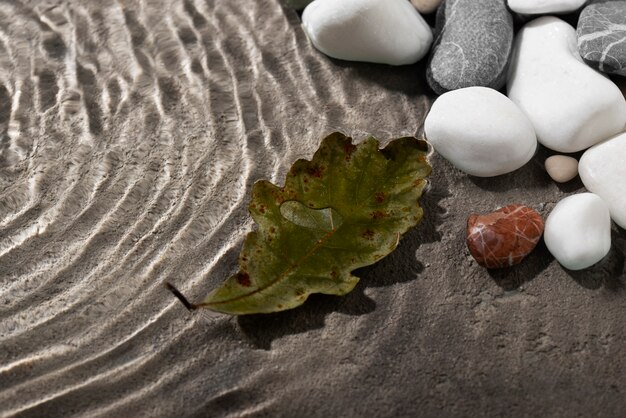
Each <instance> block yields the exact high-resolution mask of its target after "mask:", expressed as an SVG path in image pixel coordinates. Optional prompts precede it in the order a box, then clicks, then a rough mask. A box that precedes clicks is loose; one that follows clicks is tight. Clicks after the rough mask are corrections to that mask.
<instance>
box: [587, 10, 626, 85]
mask: <svg viewBox="0 0 626 418" xmlns="http://www.w3.org/2000/svg"><path fill="white" fill-rule="evenodd" d="M576 33H577V36H578V52H579V53H580V55H581V57H582V58H583V59H584V60H585V62H586V63H587V64H589V65H590V66H591V67H593V68H596V69H598V70H600V71H602V72H605V73H608V74H619V75H622V76H626V1H623V0H619V1H604V2H597V3H594V4H590V5H589V6H587V7H585V8H584V9H583V11H582V13H581V14H580V18H579V20H578V28H577V29H576Z"/></svg>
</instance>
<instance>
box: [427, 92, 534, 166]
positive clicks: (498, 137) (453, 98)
mask: <svg viewBox="0 0 626 418" xmlns="http://www.w3.org/2000/svg"><path fill="white" fill-rule="evenodd" d="M424 131H425V134H426V139H427V140H428V141H429V142H430V143H431V144H432V146H433V147H434V148H435V151H437V152H438V153H439V154H441V155H442V156H443V157H444V158H446V159H447V160H448V161H450V162H451V163H452V164H454V165H455V166H456V167H457V168H459V169H460V170H462V171H464V172H466V173H468V174H471V175H473V176H479V177H492V176H497V175H500V174H505V173H509V172H511V171H514V170H517V169H518V168H520V167H521V166H523V165H524V164H526V163H527V162H528V161H529V160H530V159H531V158H532V157H533V155H534V154H535V150H536V149H537V139H536V137H535V132H534V130H533V127H532V124H531V123H530V121H529V120H528V118H527V117H526V116H525V115H524V113H522V111H521V110H520V109H519V108H518V107H517V106H516V105H515V103H513V102H512V101H511V100H509V99H508V98H507V97H506V96H505V95H503V94H501V93H499V92H497V91H496V90H493V89H490V88H486V87H467V88H463V89H458V90H453V91H450V92H447V93H445V94H443V95H441V96H439V98H438V99H437V100H436V101H435V103H434V104H433V106H432V108H431V109H430V112H429V113H428V116H427V117H426V121H425V122H424Z"/></svg>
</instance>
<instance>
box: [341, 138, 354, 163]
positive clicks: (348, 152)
mask: <svg viewBox="0 0 626 418" xmlns="http://www.w3.org/2000/svg"><path fill="white" fill-rule="evenodd" d="M355 149H356V145H354V144H352V142H348V143H346V144H345V145H344V146H343V151H344V152H345V153H346V161H350V159H352V153H353V152H354V150H355Z"/></svg>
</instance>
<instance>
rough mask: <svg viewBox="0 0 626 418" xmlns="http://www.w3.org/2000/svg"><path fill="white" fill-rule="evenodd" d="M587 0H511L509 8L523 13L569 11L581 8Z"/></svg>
mask: <svg viewBox="0 0 626 418" xmlns="http://www.w3.org/2000/svg"><path fill="white" fill-rule="evenodd" d="M585 1H586V0H509V8H510V9H511V10H513V11H514V12H516V13H521V14H529V15H534V14H545V13H569V12H574V11H576V10H578V9H580V8H581V7H582V6H583V5H584V4H585Z"/></svg>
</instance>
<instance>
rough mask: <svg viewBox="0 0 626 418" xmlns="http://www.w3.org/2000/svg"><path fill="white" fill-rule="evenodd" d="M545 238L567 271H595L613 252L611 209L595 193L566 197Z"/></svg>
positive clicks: (549, 222)
mask: <svg viewBox="0 0 626 418" xmlns="http://www.w3.org/2000/svg"><path fill="white" fill-rule="evenodd" d="M543 238H544V241H545V243H546V246H547V247H548V250H549V251H550V252H551V253H552V255H553V256H554V258H556V259H557V261H558V262H559V263H561V265H562V266H563V267H565V268H567V269H570V270H582V269H585V268H587V267H591V266H593V265H594V264H596V263H597V262H598V261H600V260H602V259H603V258H604V256H606V255H607V254H608V252H609V250H610V249H611V217H610V215H609V208H608V207H607V205H606V203H604V200H602V199H601V198H600V197H599V196H597V195H595V194H593V193H581V194H577V195H573V196H569V197H566V198H565V199H563V200H561V201H560V202H559V203H557V205H556V206H555V207H554V209H553V210H552V212H551V213H550V215H549V216H548V219H547V220H546V225H545V231H544V233H543Z"/></svg>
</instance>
